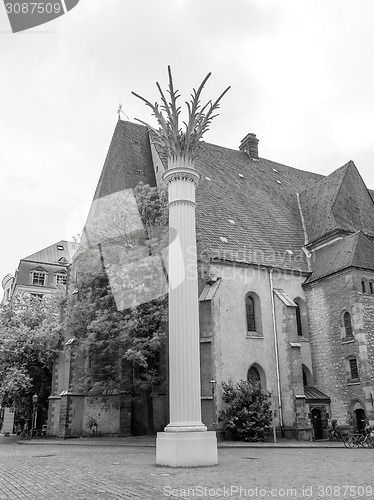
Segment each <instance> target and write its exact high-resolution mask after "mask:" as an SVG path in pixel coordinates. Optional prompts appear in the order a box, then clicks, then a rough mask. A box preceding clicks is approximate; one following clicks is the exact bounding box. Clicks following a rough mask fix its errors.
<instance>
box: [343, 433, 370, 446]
mask: <svg viewBox="0 0 374 500" xmlns="http://www.w3.org/2000/svg"><path fill="white" fill-rule="evenodd" d="M373 445H374V443H373V440H372V438H371V436H370V435H369V434H358V433H355V434H351V435H350V436H347V438H346V439H345V440H344V446H345V447H346V448H359V447H362V448H372V447H373Z"/></svg>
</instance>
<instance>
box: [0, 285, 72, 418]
mask: <svg viewBox="0 0 374 500" xmlns="http://www.w3.org/2000/svg"><path fill="white" fill-rule="evenodd" d="M63 300H64V299H63V292H62V291H60V290H58V289H57V290H56V291H55V292H53V293H52V294H50V295H45V296H44V297H43V298H38V297H33V296H31V295H29V294H26V293H25V294H22V293H18V294H16V295H15V296H14V297H13V298H12V300H11V301H10V302H8V303H5V304H2V305H1V306H0V400H1V401H2V403H3V404H5V405H7V406H14V407H15V408H16V409H17V410H20V411H23V412H25V414H30V411H31V410H30V408H31V404H32V403H31V401H32V395H33V394H34V393H36V394H37V395H38V396H39V404H40V405H42V406H43V405H44V407H45V408H46V407H47V401H48V399H47V398H48V396H49V395H50V384H51V377H52V365H53V359H54V356H55V353H56V351H57V349H58V347H59V343H60V341H61V338H62V330H61V324H60V312H61V306H62V303H63Z"/></svg>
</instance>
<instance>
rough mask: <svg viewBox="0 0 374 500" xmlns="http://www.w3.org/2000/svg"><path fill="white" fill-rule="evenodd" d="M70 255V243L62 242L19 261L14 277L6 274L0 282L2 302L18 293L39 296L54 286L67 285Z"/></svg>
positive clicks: (71, 248)
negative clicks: (2, 292)
mask: <svg viewBox="0 0 374 500" xmlns="http://www.w3.org/2000/svg"><path fill="white" fill-rule="evenodd" d="M73 254H74V248H73V243H72V242H70V241H64V240H61V241H58V242H57V243H54V244H53V245H50V246H49V247H47V248H43V250H39V251H38V252H36V253H33V254H32V255H29V256H27V257H24V258H23V259H21V260H20V262H19V265H18V268H17V269H16V272H15V274H14V276H12V275H11V274H7V275H6V276H5V277H4V278H3V280H2V287H3V290H4V294H3V301H8V300H10V299H11V298H12V296H13V295H14V294H16V293H17V292H26V293H29V294H31V295H34V296H36V297H42V296H43V295H45V294H47V293H51V290H53V289H54V288H56V286H58V285H66V281H67V272H68V267H69V265H70V264H71V262H72V257H73Z"/></svg>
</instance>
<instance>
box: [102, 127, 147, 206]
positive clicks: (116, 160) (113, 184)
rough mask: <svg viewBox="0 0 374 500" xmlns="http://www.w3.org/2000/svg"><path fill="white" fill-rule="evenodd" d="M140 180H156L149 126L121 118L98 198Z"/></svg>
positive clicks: (126, 187)
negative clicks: (147, 127)
mask: <svg viewBox="0 0 374 500" xmlns="http://www.w3.org/2000/svg"><path fill="white" fill-rule="evenodd" d="M140 181H143V182H144V184H150V185H151V186H154V185H155V183H156V179H155V175H154V172H153V168H152V156H151V147H150V143H149V138H148V132H147V129H146V127H144V126H143V125H137V124H135V123H131V122H128V121H122V120H118V122H117V125H116V128H115V130H114V134H113V138H112V141H111V143H110V146H109V150H108V154H107V157H106V159H105V163H104V167H103V170H102V172H101V176H100V179H99V182H98V185H97V188H96V192H95V196H94V199H98V198H103V197H104V196H107V195H109V194H113V193H116V192H117V191H122V190H123V189H128V188H132V187H135V186H136V185H137V184H138V183H139V182H140Z"/></svg>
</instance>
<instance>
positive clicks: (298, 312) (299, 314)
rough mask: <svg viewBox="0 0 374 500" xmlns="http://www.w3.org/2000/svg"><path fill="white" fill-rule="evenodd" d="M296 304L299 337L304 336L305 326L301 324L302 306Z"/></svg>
mask: <svg viewBox="0 0 374 500" xmlns="http://www.w3.org/2000/svg"><path fill="white" fill-rule="evenodd" d="M295 304H296V328H297V334H298V336H299V337H302V336H303V326H302V324H301V313H300V306H299V304H297V302H295Z"/></svg>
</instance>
